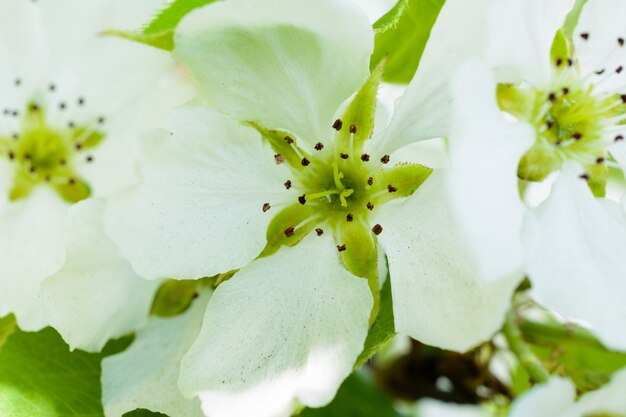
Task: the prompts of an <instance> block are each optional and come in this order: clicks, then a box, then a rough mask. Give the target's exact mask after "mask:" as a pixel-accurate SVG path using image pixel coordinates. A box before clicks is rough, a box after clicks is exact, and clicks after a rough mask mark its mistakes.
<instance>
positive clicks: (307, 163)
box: [302, 158, 311, 167]
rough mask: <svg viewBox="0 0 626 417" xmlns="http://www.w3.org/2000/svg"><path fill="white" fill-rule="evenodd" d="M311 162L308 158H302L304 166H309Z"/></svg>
mask: <svg viewBox="0 0 626 417" xmlns="http://www.w3.org/2000/svg"><path fill="white" fill-rule="evenodd" d="M310 163H311V161H309V160H308V159H306V158H302V166H303V167H308V166H309V164H310Z"/></svg>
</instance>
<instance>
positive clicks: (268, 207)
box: [263, 203, 272, 213]
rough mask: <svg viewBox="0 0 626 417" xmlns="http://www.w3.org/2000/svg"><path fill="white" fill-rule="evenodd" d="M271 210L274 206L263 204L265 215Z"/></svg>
mask: <svg viewBox="0 0 626 417" xmlns="http://www.w3.org/2000/svg"><path fill="white" fill-rule="evenodd" d="M271 208H272V206H271V205H270V203H265V204H263V213H265V212H267V211H268V210H269V209H271Z"/></svg>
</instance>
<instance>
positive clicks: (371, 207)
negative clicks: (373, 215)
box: [367, 201, 374, 211]
mask: <svg viewBox="0 0 626 417" xmlns="http://www.w3.org/2000/svg"><path fill="white" fill-rule="evenodd" d="M367 209H368V210H369V211H372V210H374V205H373V204H372V203H371V202H369V201H368V202H367Z"/></svg>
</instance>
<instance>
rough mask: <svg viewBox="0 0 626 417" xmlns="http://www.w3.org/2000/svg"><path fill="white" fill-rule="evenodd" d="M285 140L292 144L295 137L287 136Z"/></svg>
mask: <svg viewBox="0 0 626 417" xmlns="http://www.w3.org/2000/svg"><path fill="white" fill-rule="evenodd" d="M285 142H287V145H291V144H292V143H293V139H291V138H290V137H289V136H285Z"/></svg>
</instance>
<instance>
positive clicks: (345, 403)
mask: <svg viewBox="0 0 626 417" xmlns="http://www.w3.org/2000/svg"><path fill="white" fill-rule="evenodd" d="M300 417H401V414H399V413H398V412H397V411H396V410H394V408H393V406H392V404H391V401H390V400H389V398H387V397H386V396H385V394H383V393H382V392H380V390H379V389H378V388H377V387H376V385H375V384H374V382H372V381H371V380H370V379H369V378H367V377H366V376H364V375H363V374H361V373H359V372H355V373H354V374H352V375H351V376H350V377H349V378H348V379H347V380H346V381H345V382H344V383H343V385H342V386H341V388H340V389H339V392H338V393H337V396H336V397H335V399H334V401H333V402H332V403H330V404H329V405H328V406H326V407H324V408H318V409H312V408H309V409H306V410H304V411H303V412H302V413H301V414H300Z"/></svg>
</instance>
